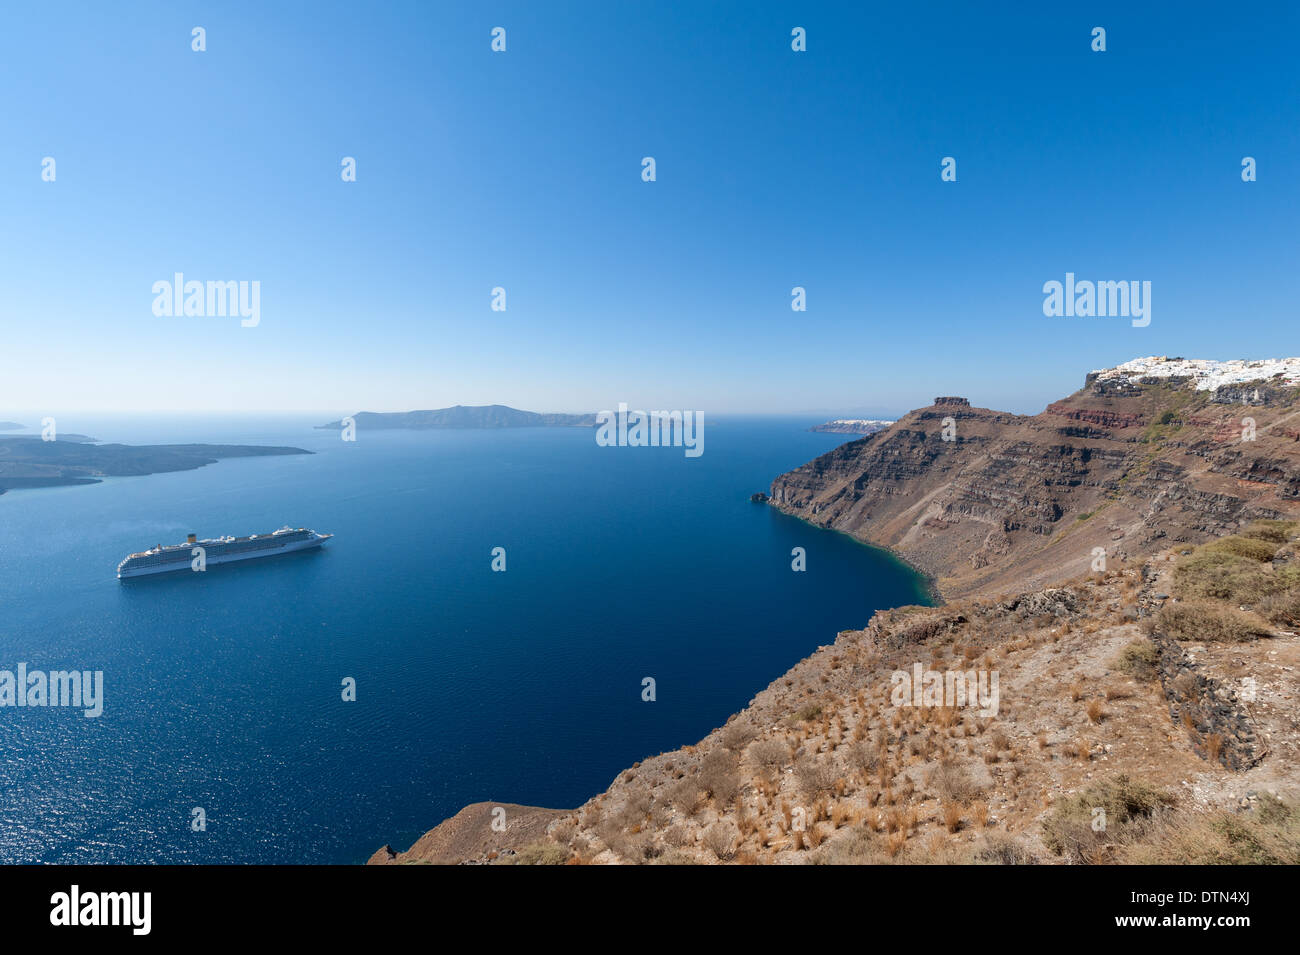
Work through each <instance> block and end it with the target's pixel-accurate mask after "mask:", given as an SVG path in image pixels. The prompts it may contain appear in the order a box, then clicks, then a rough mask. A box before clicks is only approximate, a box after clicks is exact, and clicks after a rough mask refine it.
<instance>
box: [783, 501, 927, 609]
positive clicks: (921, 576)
mask: <svg viewBox="0 0 1300 955" xmlns="http://www.w3.org/2000/svg"><path fill="white" fill-rule="evenodd" d="M764 503H765V504H766V505H767V506H768V507H771V508H773V509H774V510H776V512H777V513H778V514H781V515H783V516H785V517H789V518H793V519H794V520H796V521H799V522H800V523H802V524H807V525H808V526H809V527H815V528H817V529H818V530H819V531H830V532H831V533H833V534H840V535H842V536H844V537H847V538H848V539H849V540H851V541H853V542H854V543H855V544H858V545H860V546H862V547H866V548H869V549H871V550H873V551H876V552H877V553H880V554H883V555H885V556H886V557H888V558H889V560H890V561H892V562H893V563H895V564H897V565H898V566H900V567H903V568H904V569H905V570H907V571H908V573H910V574H912V575H913V576H914V577H916V578H917V580H918V581H919V582H920V584H921V591H922V594H923V596H924V597H925V600H926V601H927V603H925V604H923V606H926V607H942V606H944V605H945V604H946V603H947V602H948V599H947V598H946V597H945V596H944V595H943V592H942V591H941V590H940V589H939V581H938V579H937V578H936V577H934V576H933V575H931V574H929V573H927V572H926V571H924V570H922V569H921V568H920V567H918V566H916V565H915V564H913V563H912V562H911V561H910V560H908V559H907V558H906V557H904V556H902V555H901V554H899V553H898V552H897V551H895V550H892V549H891V548H889V547H885V546H884V545H883V544H877V543H875V542H874V541H870V540H866V539H864V538H861V537H859V536H858V535H857V534H854V533H851V532H850V531H842V530H840V529H839V528H838V527H829V526H827V525H825V524H817V523H814V522H813V521H810V520H808V518H806V517H803V516H802V515H800V514H795V513H792V512H791V511H788V510H786V509H785V508H784V507H782V506H781V505H780V504H777V503H775V502H774V501H773V499H772V498H771V497H769V498H768V499H767V500H766V501H765V502H764ZM898 606H908V605H907V604H899V605H898ZM883 609H885V610H892V609H894V608H893V607H886V608H883Z"/></svg>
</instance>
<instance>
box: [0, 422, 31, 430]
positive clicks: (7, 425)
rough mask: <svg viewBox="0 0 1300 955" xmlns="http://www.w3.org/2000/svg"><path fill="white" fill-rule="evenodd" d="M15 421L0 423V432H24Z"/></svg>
mask: <svg viewBox="0 0 1300 955" xmlns="http://www.w3.org/2000/svg"><path fill="white" fill-rule="evenodd" d="M26 430H27V429H26V428H24V427H23V426H22V425H20V424H19V423H18V422H17V421H0V431H26Z"/></svg>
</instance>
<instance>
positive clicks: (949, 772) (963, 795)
mask: <svg viewBox="0 0 1300 955" xmlns="http://www.w3.org/2000/svg"><path fill="white" fill-rule="evenodd" d="M927 785H928V787H929V788H930V790H931V791H933V792H934V793H935V794H936V795H938V797H939V799H940V800H941V801H945V802H954V803H967V802H970V801H971V800H972V799H975V798H976V797H977V796H979V795H980V787H979V786H978V785H976V784H975V782H974V781H972V780H971V778H970V776H969V774H968V773H967V772H966V770H964V769H963V768H962V767H961V766H960V764H958V763H957V761H956V760H954V759H952V758H946V759H944V760H942V761H941V762H940V763H939V765H938V766H936V767H935V768H934V769H932V770H930V776H929V778H928V780H927Z"/></svg>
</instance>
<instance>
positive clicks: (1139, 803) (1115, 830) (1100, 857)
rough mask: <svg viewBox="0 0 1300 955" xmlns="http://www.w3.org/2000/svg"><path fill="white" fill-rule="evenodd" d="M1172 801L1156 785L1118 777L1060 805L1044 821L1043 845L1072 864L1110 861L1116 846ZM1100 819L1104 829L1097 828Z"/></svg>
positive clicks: (1096, 784)
mask: <svg viewBox="0 0 1300 955" xmlns="http://www.w3.org/2000/svg"><path fill="white" fill-rule="evenodd" d="M1172 802H1173V799H1172V797H1171V796H1169V795H1168V794H1166V793H1164V792H1162V791H1161V790H1159V789H1156V788H1155V787H1154V786H1149V785H1147V784H1146V783H1143V782H1140V781H1138V780H1134V779H1131V778H1130V777H1128V776H1126V775H1119V776H1115V777H1113V778H1111V779H1107V780H1103V781H1101V782H1098V783H1094V784H1093V785H1091V786H1089V787H1088V788H1087V789H1084V790H1081V791H1080V792H1077V793H1074V794H1073V795H1070V796H1067V797H1065V798H1064V799H1061V800H1060V801H1059V802H1057V804H1056V806H1055V808H1054V809H1053V811H1052V813H1051V815H1050V816H1049V817H1048V818H1047V819H1046V820H1045V821H1044V822H1043V842H1044V843H1045V844H1046V845H1047V847H1048V848H1049V849H1051V850H1052V851H1053V852H1054V853H1056V854H1057V855H1060V856H1064V857H1065V858H1066V859H1067V860H1068V861H1071V862H1089V863H1091V862H1104V861H1110V857H1111V852H1110V847H1111V846H1112V845H1113V844H1116V843H1119V842H1122V841H1123V840H1124V839H1125V838H1127V837H1128V836H1130V835H1131V834H1132V833H1133V831H1134V830H1135V829H1136V827H1138V826H1139V825H1141V824H1142V823H1144V822H1145V821H1146V820H1148V819H1150V818H1151V816H1152V815H1153V814H1155V813H1156V812H1158V811H1160V810H1162V809H1164V808H1166V807H1168V806H1169V805H1171V804H1172ZM1102 813H1104V816H1103V815H1101V814H1102ZM1101 819H1104V828H1098V827H1097V821H1098V820H1101Z"/></svg>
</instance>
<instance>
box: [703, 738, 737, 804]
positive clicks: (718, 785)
mask: <svg viewBox="0 0 1300 955" xmlns="http://www.w3.org/2000/svg"><path fill="white" fill-rule="evenodd" d="M737 762H738V761H737V759H736V754H735V753H732V752H730V751H729V750H724V749H715V750H714V751H713V752H711V753H709V755H708V756H705V757H704V759H703V761H702V762H701V763H700V774H699V781H700V788H701V789H702V790H703V791H704V792H705V793H707V794H708V795H709V797H710V798H711V799H712V800H713V802H714V804H715V805H716V806H718V807H719V808H724V807H726V806H727V805H729V804H730V803H731V801H732V800H733V799H735V797H736V794H737V793H739V792H740V774H739V773H738V772H737V771H736V767H737Z"/></svg>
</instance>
